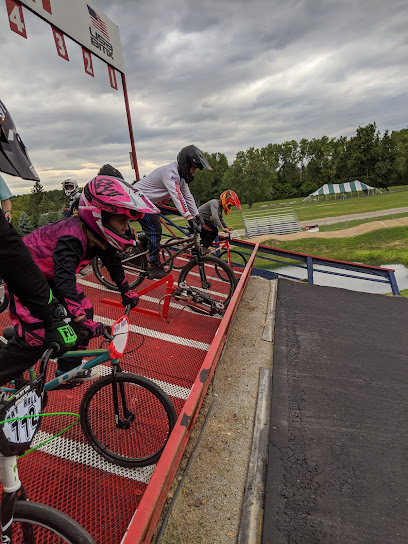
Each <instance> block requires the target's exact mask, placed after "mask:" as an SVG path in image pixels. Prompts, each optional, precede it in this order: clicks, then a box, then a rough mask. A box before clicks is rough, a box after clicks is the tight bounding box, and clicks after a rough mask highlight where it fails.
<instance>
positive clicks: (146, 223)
mask: <svg viewBox="0 0 408 544" xmlns="http://www.w3.org/2000/svg"><path fill="white" fill-rule="evenodd" d="M139 223H140V226H141V227H142V229H143V232H144V233H145V235H146V238H147V242H148V247H149V263H150V264H155V265H159V264H160V240H161V235H162V226H161V223H160V217H159V216H158V215H157V214H155V213H147V214H146V215H145V216H144V217H143V219H139Z"/></svg>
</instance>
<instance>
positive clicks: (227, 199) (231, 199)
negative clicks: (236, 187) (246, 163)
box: [220, 189, 242, 215]
mask: <svg viewBox="0 0 408 544" xmlns="http://www.w3.org/2000/svg"><path fill="white" fill-rule="evenodd" d="M220 201H221V204H222V207H223V208H224V212H225V215H228V214H229V213H230V212H231V210H232V207H233V206H235V207H236V208H238V210H242V208H241V203H240V201H239V198H238V195H237V193H234V191H230V190H229V189H228V190H227V191H224V192H223V193H222V195H221V196H220Z"/></svg>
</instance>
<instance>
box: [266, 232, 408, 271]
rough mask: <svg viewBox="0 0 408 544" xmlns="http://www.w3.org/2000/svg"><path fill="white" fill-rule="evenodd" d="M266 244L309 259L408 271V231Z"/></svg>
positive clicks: (275, 240)
mask: <svg viewBox="0 0 408 544" xmlns="http://www.w3.org/2000/svg"><path fill="white" fill-rule="evenodd" d="M263 244H264V245H269V246H272V247H279V248H281V249H287V250H290V251H297V252H299V253H307V254H308V255H318V256H319V257H327V258H330V259H339V260H343V261H351V262H356V263H364V264H371V265H374V266H378V265H380V264H383V265H385V264H391V263H395V264H403V265H404V266H406V267H408V228H407V227H393V228H388V229H379V230H375V231H372V232H368V233H366V234H361V235H360V236H353V237H351V238H308V239H302V240H290V241H289V240H288V241H283V240H282V241H281V240H279V239H274V240H270V241H267V242H263Z"/></svg>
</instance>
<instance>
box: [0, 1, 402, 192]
mask: <svg viewBox="0 0 408 544" xmlns="http://www.w3.org/2000/svg"><path fill="white" fill-rule="evenodd" d="M95 4H96V5H97V6H98V8H100V9H101V10H102V11H103V12H104V13H105V14H106V15H107V16H108V17H109V18H110V19H111V20H112V21H113V22H114V23H116V24H117V25H118V26H119V30H120V35H121V43H122V50H123V56H124V62H125V69H126V81H127V88H128V94H129V101H130V108H131V113H132V121H133V131H134V136H135V144H136V150H137V155H138V163H139V170H140V173H141V175H143V174H147V173H149V172H150V170H151V169H153V168H154V167H156V166H159V165H161V164H164V163H166V162H169V161H171V160H174V158H175V156H176V154H177V152H178V150H179V149H180V148H181V147H183V146H184V145H186V144H188V143H195V144H197V145H199V146H200V147H202V148H203V149H204V150H205V151H208V152H210V153H211V152H222V153H225V154H226V155H227V157H228V159H229V161H230V162H232V161H233V160H234V158H235V155H236V153H237V152H238V151H240V150H245V149H248V148H249V147H251V146H254V147H263V146H265V145H267V144H268V143H273V142H283V141H285V140H292V139H295V140H300V139H301V138H303V137H304V138H319V137H321V136H322V135H324V134H326V135H327V136H329V137H339V136H342V135H343V136H350V135H352V134H354V132H355V129H356V128H357V127H358V126H364V125H366V124H367V123H370V122H374V121H376V122H377V126H378V128H379V130H381V131H384V130H385V129H389V130H400V129H401V128H405V127H407V124H408V123H407V103H408V100H407V98H408V97H407V88H408V74H407V70H406V58H407V53H408V37H407V33H406V23H407V20H408V4H407V3H406V1H405V0H389V1H388V2H387V3H385V2H383V1H382V0H359V1H358V2H357V1H355V0H340V1H335V0H286V1H285V2H280V1H277V0H207V1H206V2H201V1H198V0H189V1H187V0H172V2H169V1H166V0H150V1H148V0H139V1H138V2H135V1H134V0H120V1H119V0H95ZM24 13H25V15H26V21H27V26H28V33H29V37H28V40H24V39H22V38H21V37H19V36H17V35H15V34H14V33H13V32H11V31H10V30H9V27H8V21H7V18H6V10H5V7H4V6H2V5H1V4H0V48H1V52H2V64H3V67H4V70H3V74H4V73H7V78H2V80H1V84H0V96H1V98H2V99H3V100H4V102H5V103H6V104H7V106H8V107H9V109H10V111H11V112H12V114H13V117H14V119H15V122H16V124H17V127H18V130H19V131H20V133H21V135H22V137H23V140H24V142H25V144H26V145H27V147H28V149H29V152H30V155H31V158H32V160H33V162H34V164H35V166H36V168H37V169H38V170H39V173H40V175H41V178H42V180H43V183H44V185H45V186H46V188H53V187H57V186H59V184H60V182H61V180H62V179H64V178H65V177H77V179H78V180H79V181H80V183H85V182H86V181H88V180H89V179H90V177H91V176H92V175H94V174H95V172H96V170H97V168H98V167H99V166H100V165H101V164H103V163H105V162H111V163H112V164H114V165H115V166H116V167H118V168H119V169H121V170H123V173H124V174H125V176H126V177H127V178H128V179H133V178H134V175H133V174H132V171H131V169H130V164H129V151H130V143H129V134H128V128H127V120H126V114H125V107H124V102H123V95H122V92H121V90H119V92H115V91H113V90H112V89H111V88H110V86H109V81H108V76H107V69H106V66H105V65H104V63H103V62H101V61H99V60H98V59H96V58H94V69H95V77H94V78H91V77H89V76H87V75H86V74H85V73H84V70H83V66H82V54H81V48H80V47H79V46H78V45H77V44H75V43H73V42H71V41H70V40H69V39H68V40H67V46H68V51H69V55H70V62H69V63H68V62H65V61H64V60H62V59H60V58H59V57H58V56H57V54H56V51H55V47H54V42H53V37H52V33H51V29H50V28H49V26H48V25H47V23H45V22H44V21H42V20H40V19H38V18H36V17H35V16H34V15H32V14H31V13H29V12H28V11H27V10H25V12H24ZM4 52H6V53H7V54H5V53H4ZM119 86H120V78H119ZM8 180H10V178H8ZM13 182H14V185H13V190H14V191H18V192H22V190H23V189H24V188H25V187H28V186H29V184H27V182H21V180H13Z"/></svg>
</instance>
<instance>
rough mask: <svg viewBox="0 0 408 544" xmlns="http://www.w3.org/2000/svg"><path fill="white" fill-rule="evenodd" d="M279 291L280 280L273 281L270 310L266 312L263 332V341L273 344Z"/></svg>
mask: <svg viewBox="0 0 408 544" xmlns="http://www.w3.org/2000/svg"><path fill="white" fill-rule="evenodd" d="M277 291H278V280H271V288H270V291H269V300H268V308H267V311H266V321H265V326H264V329H263V332H262V340H265V341H266V342H273V331H274V330H275V307H276V294H277Z"/></svg>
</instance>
